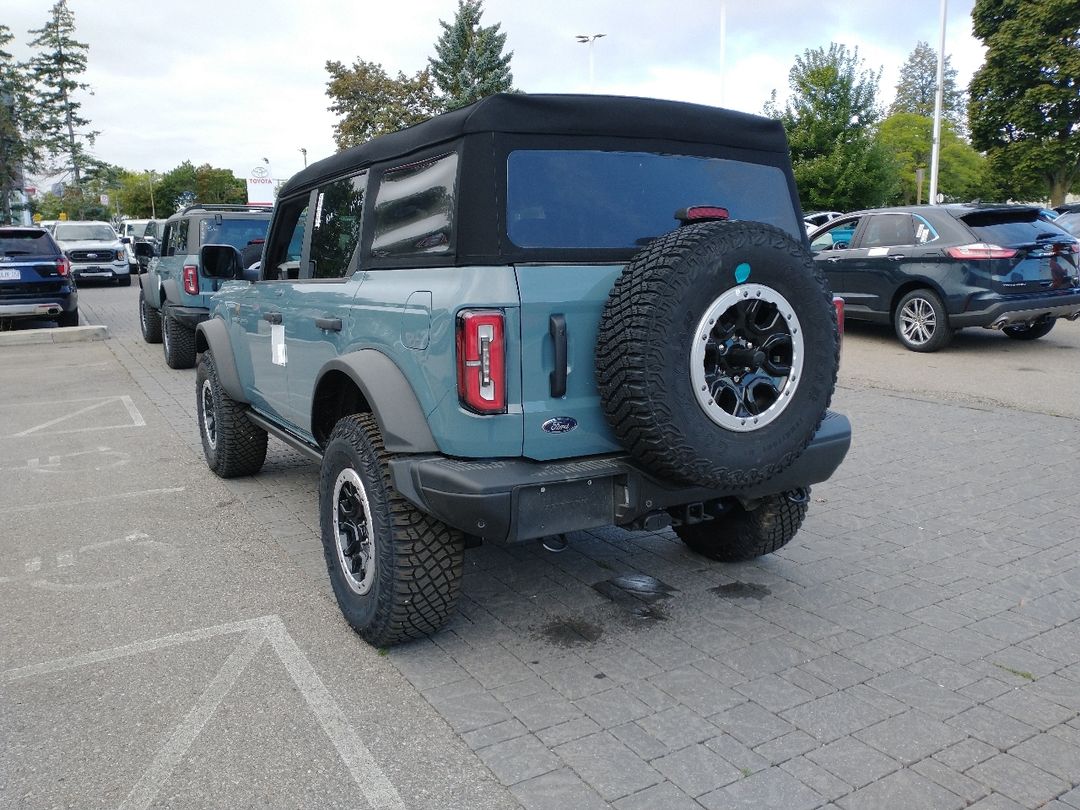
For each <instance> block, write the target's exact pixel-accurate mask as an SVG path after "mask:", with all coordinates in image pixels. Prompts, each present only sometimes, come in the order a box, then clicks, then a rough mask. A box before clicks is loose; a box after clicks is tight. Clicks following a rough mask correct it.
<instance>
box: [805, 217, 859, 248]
mask: <svg viewBox="0 0 1080 810" xmlns="http://www.w3.org/2000/svg"><path fill="white" fill-rule="evenodd" d="M859 219H860V217H850V218H848V219H841V220H837V222H836V224H835V225H833V226H831V227H830V228H829V229H828V230H827V231H824V232H823V233H819V234H818V235H817V236H815V237H814V241H813V242H811V243H810V249H811V250H812V251H813V252H814V253H817V252H819V251H822V250H844V249H845V248H849V247H851V240H852V238H853V237H854V236H855V230H856V229H857V228H858V227H859Z"/></svg>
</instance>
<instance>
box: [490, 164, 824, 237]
mask: <svg viewBox="0 0 1080 810" xmlns="http://www.w3.org/2000/svg"><path fill="white" fill-rule="evenodd" d="M506 172H507V176H506V183H507V195H506V209H507V211H506V213H507V235H508V236H509V237H510V241H511V242H513V243H514V244H515V245H517V246H518V247H522V248H635V247H640V246H641V245H646V244H648V243H649V242H651V241H652V240H653V239H656V238H657V237H658V236H661V235H663V234H665V233H667V232H668V231H670V230H672V229H673V228H674V227H675V226H676V225H677V224H678V222H677V221H676V219H675V212H676V211H678V210H679V209H681V208H686V207H687V206H691V205H716V206H721V207H723V208H726V209H727V210H728V211H729V212H730V214H731V218H732V219H742V220H754V221H757V222H766V223H769V224H771V225H775V226H777V227H778V228H781V229H783V230H785V231H787V232H788V233H790V234H791V235H792V236H793V237H795V238H796V239H798V240H800V241H801V240H802V239H803V228H801V227H800V226H799V224H798V222H797V221H796V218H795V210H794V207H793V205H792V202H791V192H790V190H789V189H788V183H787V178H786V177H785V176H784V173H783V171H781V170H780V169H778V168H777V167H775V166H763V165H760V164H757V163H743V162H741V161H737V160H725V159H721V158H707V157H692V156H688V155H662V154H654V153H651V152H600V151H590V150H550V151H548V150H518V151H515V152H511V153H510V156H509V158H508V160H507V169H506Z"/></svg>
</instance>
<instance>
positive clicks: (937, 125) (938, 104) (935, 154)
mask: <svg viewBox="0 0 1080 810" xmlns="http://www.w3.org/2000/svg"><path fill="white" fill-rule="evenodd" d="M948 4H949V0H941V43H940V44H939V46H938V53H937V94H936V95H935V97H934V143H933V147H932V148H931V151H930V199H929V200H928V202H929V203H930V204H931V205H937V201H938V200H937V196H938V169H939V168H940V166H941V109H942V107H943V106H945V13H946V9H947V7H948Z"/></svg>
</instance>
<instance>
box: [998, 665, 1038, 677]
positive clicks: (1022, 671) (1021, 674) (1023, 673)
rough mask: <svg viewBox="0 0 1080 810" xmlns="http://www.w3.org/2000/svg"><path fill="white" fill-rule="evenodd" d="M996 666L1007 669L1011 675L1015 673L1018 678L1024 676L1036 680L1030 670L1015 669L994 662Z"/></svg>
mask: <svg viewBox="0 0 1080 810" xmlns="http://www.w3.org/2000/svg"><path fill="white" fill-rule="evenodd" d="M994 666H995V667H997V668H998V669H1003V670H1005V671H1006V672H1008V673H1009V674H1010V675H1015V676H1016V677H1017V678H1023V679H1024V680H1028V681H1033V680H1035V676H1034V675H1032V674H1031V673H1030V672H1024V670H1022V669H1013V668H1012V667H1007V666H1005V665H1004V664H994Z"/></svg>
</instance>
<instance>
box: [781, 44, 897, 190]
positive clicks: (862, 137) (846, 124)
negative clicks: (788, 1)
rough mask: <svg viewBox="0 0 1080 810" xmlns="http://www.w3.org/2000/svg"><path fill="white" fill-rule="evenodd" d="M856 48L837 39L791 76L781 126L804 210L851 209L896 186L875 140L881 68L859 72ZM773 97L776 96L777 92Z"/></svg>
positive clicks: (803, 60)
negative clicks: (784, 130) (851, 48)
mask: <svg viewBox="0 0 1080 810" xmlns="http://www.w3.org/2000/svg"><path fill="white" fill-rule="evenodd" d="M861 64H862V60H861V59H859V52H858V49H856V50H855V51H853V52H849V51H848V49H847V48H846V47H845V46H843V45H838V44H836V43H835V42H834V43H831V44H830V45H829V48H828V50H825V49H824V48H814V49H812V50H811V49H808V50H806V51H804V53H803V55H802V56H799V57H796V59H795V64H794V66H793V67H792V68H791V71H790V72H789V73H788V83H789V85H790V87H791V96H790V97H789V99H788V102H787V104H786V106H785V108H784V111H783V112H780V111H778V110H777V109H776V106H775V103H770V104H767V105H766V108H765V112H766V114H768V115H772V116H773V117H775V118H779V119H780V120H781V121H782V122H783V123H784V128H785V129H786V130H787V134H788V143H789V145H790V148H791V163H792V169H793V171H794V173H795V181H796V184H797V185H798V188H799V195H800V197H801V200H802V207H803V209H805V210H807V211H812V210H815V209H823V210H835V211H850V210H853V209H856V208H870V207H874V206H878V205H882V204H883V203H884V202H885V200H886V199H887V198H888V197H889V196H890V194H891V193H892V188H893V186H894V184H895V176H894V174H893V167H892V163H891V160H890V158H889V155H888V153H887V152H886V151H885V149H884V147H883V146H882V145H881V142H880V141H879V139H878V138H877V133H876V125H877V123H878V121H879V120H880V118H881V111H880V109H879V107H878V103H877V86H878V81H879V80H880V73H875V72H873V71H862V70H860V67H861ZM774 97H775V94H774Z"/></svg>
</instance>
